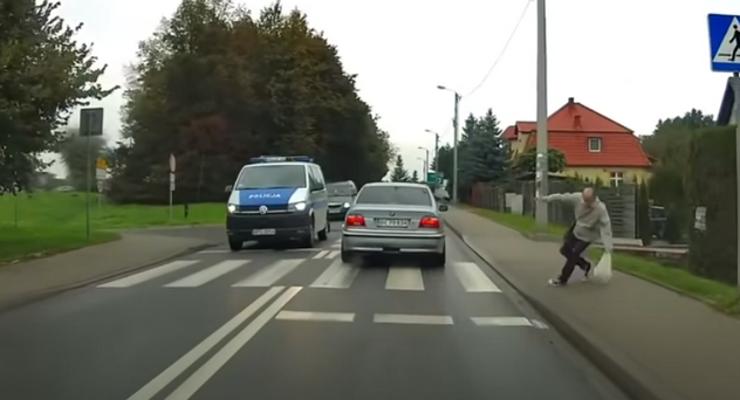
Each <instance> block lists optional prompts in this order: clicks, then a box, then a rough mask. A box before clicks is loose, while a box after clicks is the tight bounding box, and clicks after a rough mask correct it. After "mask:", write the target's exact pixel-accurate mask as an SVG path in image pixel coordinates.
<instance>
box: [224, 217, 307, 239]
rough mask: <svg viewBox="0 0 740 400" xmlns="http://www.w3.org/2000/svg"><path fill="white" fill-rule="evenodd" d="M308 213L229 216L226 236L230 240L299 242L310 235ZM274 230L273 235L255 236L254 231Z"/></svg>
mask: <svg viewBox="0 0 740 400" xmlns="http://www.w3.org/2000/svg"><path fill="white" fill-rule="evenodd" d="M310 226H311V216H310V215H309V214H308V213H284V214H267V215H259V214H246V215H245V214H231V215H228V216H227V217H226V234H227V235H228V236H229V238H230V239H232V240H241V241H249V240H281V241H282V240H300V239H303V238H305V237H306V236H308V235H309V233H310V229H311V228H310ZM261 229H274V230H275V234H274V235H255V234H254V233H255V230H261Z"/></svg>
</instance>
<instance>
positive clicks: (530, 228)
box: [467, 207, 740, 315]
mask: <svg viewBox="0 0 740 400" xmlns="http://www.w3.org/2000/svg"><path fill="white" fill-rule="evenodd" d="M467 209H468V210H469V211H472V212H474V213H476V214H478V215H481V216H483V217H486V218H489V219H491V220H493V221H495V222H497V223H499V224H501V225H505V226H508V227H510V228H512V229H515V230H517V231H519V232H522V233H525V234H529V233H535V232H538V231H539V230H538V228H537V226H536V225H535V221H534V219H533V218H530V217H527V216H523V215H515V214H507V213H500V212H495V211H491V210H485V209H480V208H473V207H468V208H467ZM565 230H566V228H565V227H563V226H558V225H551V226H549V227H548V230H547V231H548V233H550V234H553V235H557V236H558V237H559V236H562V235H563V234H564V233H565ZM602 252H603V250H601V249H596V248H594V249H591V250H589V252H588V254H589V257H591V258H592V259H596V260H598V259H599V258H600V257H601V254H602ZM612 262H613V264H612V266H613V267H614V268H615V269H617V270H619V271H622V272H625V273H628V274H631V275H634V276H637V277H639V278H642V279H645V280H647V281H650V282H653V283H656V284H659V285H662V286H665V287H668V288H671V289H673V290H676V291H678V292H680V293H683V294H686V295H688V296H691V297H694V298H696V299H698V300H701V301H703V302H705V303H707V304H709V305H712V306H714V307H716V308H718V309H720V310H722V311H724V312H727V313H730V314H736V315H738V314H740V294H739V293H738V290H737V288H735V287H734V286H732V285H728V284H726V283H723V282H718V281H714V280H711V279H708V278H703V277H700V276H696V275H694V274H692V273H691V272H689V271H687V270H686V269H683V268H680V267H677V266H673V265H666V264H662V263H660V262H658V261H655V260H653V259H649V258H647V257H640V256H634V255H631V254H623V253H620V252H618V251H617V252H615V253H614V257H613V259H612Z"/></svg>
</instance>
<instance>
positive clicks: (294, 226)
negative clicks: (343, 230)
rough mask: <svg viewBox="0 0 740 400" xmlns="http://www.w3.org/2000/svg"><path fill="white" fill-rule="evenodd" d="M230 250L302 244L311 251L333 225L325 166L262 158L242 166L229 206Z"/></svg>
mask: <svg viewBox="0 0 740 400" xmlns="http://www.w3.org/2000/svg"><path fill="white" fill-rule="evenodd" d="M227 211H228V214H227V217H226V233H227V235H228V238H229V246H230V247H231V250H233V251H237V250H239V249H241V248H242V245H243V244H244V242H246V241H277V242H287V241H300V242H301V243H302V244H303V246H305V247H313V246H314V244H315V243H316V240H317V239H318V240H326V238H327V233H328V232H329V230H330V229H331V228H330V225H329V221H328V217H327V212H328V197H327V192H326V182H325V181H324V174H323V172H322V171H321V167H319V166H318V165H317V164H315V163H314V162H313V160H312V159H311V158H309V157H305V156H289V157H276V156H262V157H256V158H252V159H251V160H250V162H249V164H247V165H245V166H244V167H242V169H241V171H240V172H239V176H238V177H237V179H236V182H235V183H234V185H233V186H232V188H231V194H230V196H229V201H228V204H227Z"/></svg>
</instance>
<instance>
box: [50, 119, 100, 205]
mask: <svg viewBox="0 0 740 400" xmlns="http://www.w3.org/2000/svg"><path fill="white" fill-rule="evenodd" d="M67 135H68V136H67V138H66V139H65V140H64V141H63V142H62V143H61V144H60V145H59V153H60V154H61V156H62V160H63V161H64V166H65V167H66V168H67V180H68V181H69V183H70V184H71V185H72V186H74V188H75V189H77V190H79V191H84V190H87V189H86V187H87V186H86V185H87V179H86V174H87V161H88V160H89V161H90V171H91V180H92V181H93V183H92V184H91V188H92V189H93V190H95V187H96V186H95V182H94V180H95V175H94V174H95V162H96V160H97V158H98V156H100V155H102V154H103V153H104V151H105V140H104V139H103V138H102V137H99V136H94V137H91V138H90V148H89V152H90V157H89V158H88V156H87V153H88V146H87V138H86V137H81V136H79V135H77V130H69V131H68V132H67Z"/></svg>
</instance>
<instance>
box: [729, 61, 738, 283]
mask: <svg viewBox="0 0 740 400" xmlns="http://www.w3.org/2000/svg"><path fill="white" fill-rule="evenodd" d="M730 85H731V86H732V90H733V91H734V94H735V125H736V130H735V173H736V174H737V178H736V179H737V182H736V183H735V185H736V190H737V196H738V197H737V205H736V207H737V210H738V212H737V217H736V218H737V221H736V223H737V227H736V229H737V233H738V237H737V249H738V251H737V286H738V287H740V74H738V73H737V72H735V73H733V74H732V77H731V78H730Z"/></svg>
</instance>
